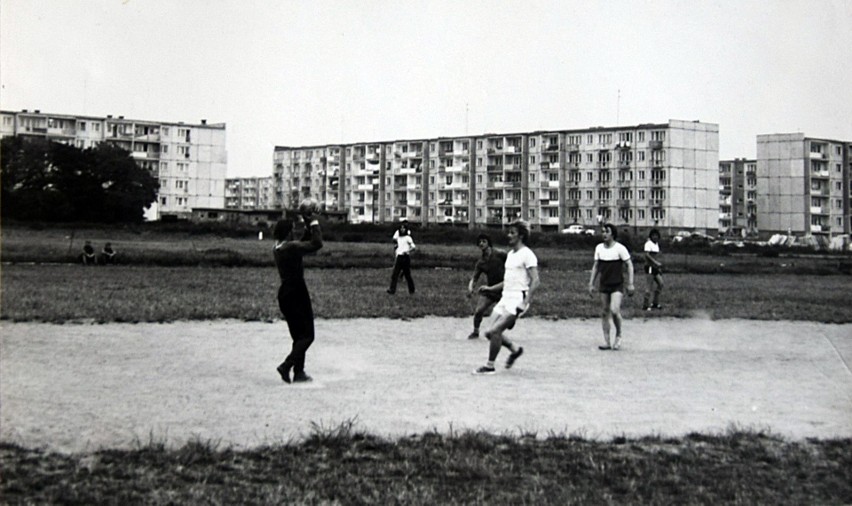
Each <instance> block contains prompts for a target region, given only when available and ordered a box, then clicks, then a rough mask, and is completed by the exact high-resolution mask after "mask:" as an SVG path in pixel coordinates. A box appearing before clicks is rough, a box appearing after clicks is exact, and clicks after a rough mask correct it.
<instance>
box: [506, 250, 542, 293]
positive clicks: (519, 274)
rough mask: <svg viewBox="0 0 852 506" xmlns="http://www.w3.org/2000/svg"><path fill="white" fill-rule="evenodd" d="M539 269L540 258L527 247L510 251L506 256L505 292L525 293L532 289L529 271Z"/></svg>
mask: <svg viewBox="0 0 852 506" xmlns="http://www.w3.org/2000/svg"><path fill="white" fill-rule="evenodd" d="M530 267H538V258H536V256H535V253H533V252H532V250H531V249H529V248H527V247H526V246H524V247H522V248H521V249H519V250H518V251H515V250H510V251H509V253H508V254H507V255H506V263H505V272H504V273H503V291H504V292H524V291H526V290H529V289H530V275H529V273H528V272H527V269H529V268H530Z"/></svg>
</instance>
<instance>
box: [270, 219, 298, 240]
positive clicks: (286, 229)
mask: <svg viewBox="0 0 852 506" xmlns="http://www.w3.org/2000/svg"><path fill="white" fill-rule="evenodd" d="M292 230H293V221H292V220H278V222H277V223H276V224H275V229H274V230H273V231H272V236H273V237H275V240H276V241H283V240H284V239H286V238H287V236H288V235H290V232H291V231H292Z"/></svg>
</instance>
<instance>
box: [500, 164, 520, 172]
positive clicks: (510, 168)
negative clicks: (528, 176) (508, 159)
mask: <svg viewBox="0 0 852 506" xmlns="http://www.w3.org/2000/svg"><path fill="white" fill-rule="evenodd" d="M503 170H505V171H506V172H520V171H521V166H520V165H518V164H516V163H507V164H505V165H503Z"/></svg>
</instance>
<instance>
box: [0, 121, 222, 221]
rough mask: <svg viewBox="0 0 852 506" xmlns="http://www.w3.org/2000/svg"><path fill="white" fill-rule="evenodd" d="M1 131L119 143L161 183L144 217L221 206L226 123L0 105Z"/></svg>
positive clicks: (87, 143)
mask: <svg viewBox="0 0 852 506" xmlns="http://www.w3.org/2000/svg"><path fill="white" fill-rule="evenodd" d="M0 117H2V120H0V137H7V136H25V137H30V138H41V139H47V140H51V141H54V142H61V143H64V144H68V145H73V146H76V147H78V148H83V149H85V148H91V147H94V146H97V145H98V144H100V143H102V142H108V143H111V144H113V145H116V146H119V147H121V148H124V149H125V150H127V151H128V152H130V155H131V156H132V157H133V159H134V160H136V163H137V164H138V165H139V166H140V167H142V168H143V169H147V170H148V171H150V172H151V174H152V175H154V176H155V177H156V178H157V179H158V180H159V183H160V189H159V192H158V194H157V200H156V202H154V203H153V204H152V205H151V207H150V208H149V209H148V210H147V211H146V213H145V217H146V219H149V220H157V219H163V218H181V219H188V218H189V217H190V216H191V212H192V209H193V208H194V207H205V208H211V207H219V208H221V207H224V204H225V174H226V171H227V165H228V159H227V151H226V149H225V124H224V123H216V124H208V123H207V121H206V120H201V122H200V123H198V124H185V123H182V122H177V123H175V122H166V121H149V120H135V119H125V118H124V116H118V117H113V116H106V117H97V116H76V115H67V114H52V113H50V114H48V113H42V112H41V111H39V110H35V111H32V112H30V111H27V110H23V111H20V112H13V111H0Z"/></svg>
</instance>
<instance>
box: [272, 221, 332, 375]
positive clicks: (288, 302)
mask: <svg viewBox="0 0 852 506" xmlns="http://www.w3.org/2000/svg"><path fill="white" fill-rule="evenodd" d="M302 220H303V221H304V223H305V232H304V234H303V235H302V239H301V240H299V241H297V240H294V238H293V222H292V220H286V219H285V220H279V221H278V223H276V224H275V230H274V232H273V234H274V236H275V249H274V250H273V251H274V254H275V265H276V266H277V267H278V275H279V276H280V277H281V287H280V288H279V289H278V307H279V308H280V309H281V314H283V315H284V319H285V320H286V321H287V327H288V328H289V329H290V337H291V338H292V339H293V346H292V349H291V351H290V354H289V355H287V358H286V359H284V362H282V363H281V365H279V366H278V373H279V374H280V375H281V379H282V380H284V381H285V382H286V383H290V369H293V381H294V382H304V381H311V377H310V376H308V375H307V374H305V352H307V351H308V348H310V346H311V343H313V342H314V310H313V307H312V306H311V296H310V295H309V294H308V287H307V285H306V284H305V271H304V266H303V264H302V257H303V256H304V255H306V254H308V253H313V252H314V251H317V250H318V249H320V248H322V231H321V230H320V227H319V222H318V221H317V220H315V219H313V215H312V214H310V213H307V214H304V215H302Z"/></svg>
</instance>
